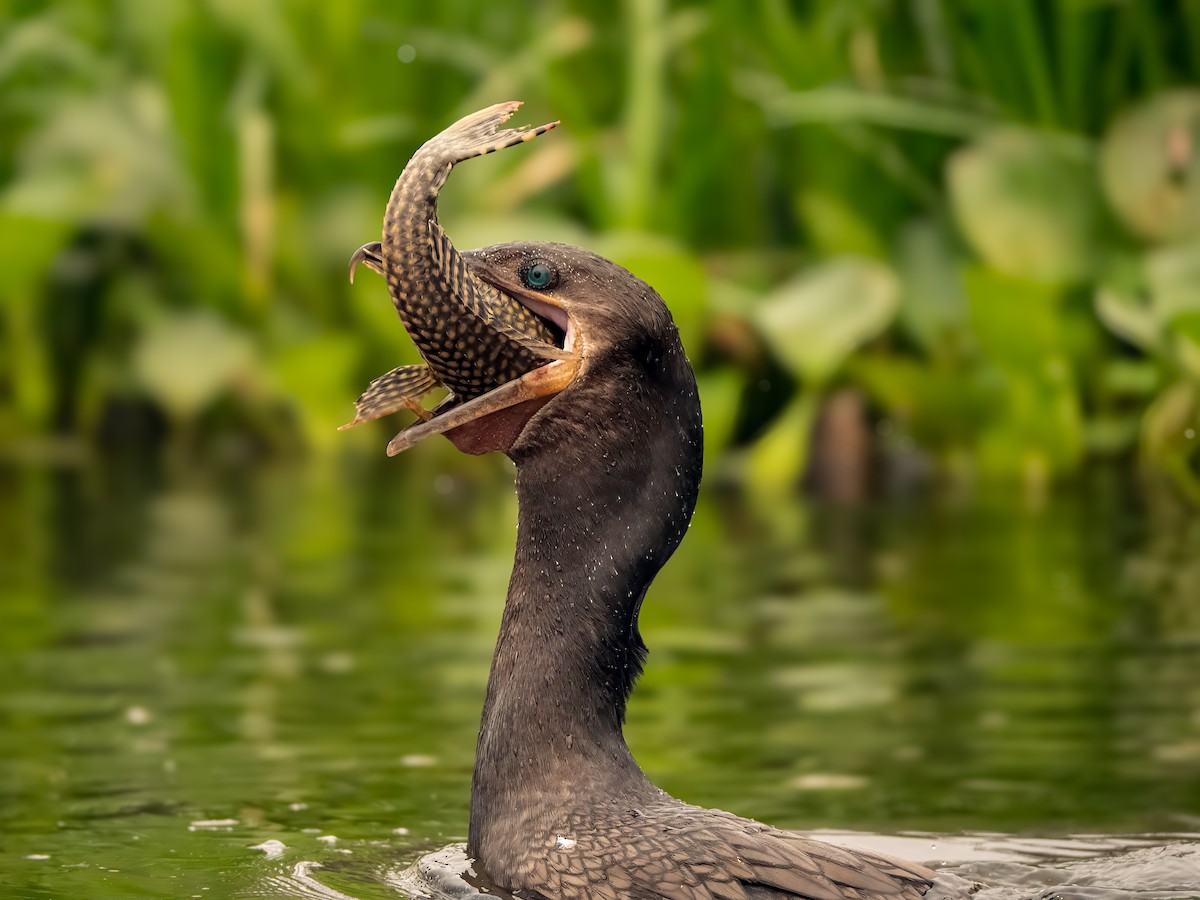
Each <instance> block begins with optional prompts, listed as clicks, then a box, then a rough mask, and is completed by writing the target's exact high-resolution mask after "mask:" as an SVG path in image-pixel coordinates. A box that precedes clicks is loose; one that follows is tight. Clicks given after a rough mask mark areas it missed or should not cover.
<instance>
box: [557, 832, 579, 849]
mask: <svg viewBox="0 0 1200 900" xmlns="http://www.w3.org/2000/svg"><path fill="white" fill-rule="evenodd" d="M577 843H578V841H576V840H575V839H574V838H569V837H563V836H562V835H561V834H560V835H559V836H558V837H556V838H555V839H554V845H555V846H556V847H557V848H558V849H559V850H570V849H571V848H572V847H574V846H575V845H576V844H577Z"/></svg>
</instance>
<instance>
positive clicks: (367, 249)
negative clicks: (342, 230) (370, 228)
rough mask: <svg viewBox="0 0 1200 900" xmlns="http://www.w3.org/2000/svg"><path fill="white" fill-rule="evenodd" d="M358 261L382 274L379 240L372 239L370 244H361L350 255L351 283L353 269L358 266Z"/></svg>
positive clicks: (381, 253)
mask: <svg viewBox="0 0 1200 900" xmlns="http://www.w3.org/2000/svg"><path fill="white" fill-rule="evenodd" d="M359 263H362V264H363V265H364V266H366V267H367V268H368V269H370V270H371V271H372V272H374V273H376V274H377V275H382V274H384V272H383V245H382V244H380V243H379V241H372V242H371V243H370V244H363V245H362V246H361V247H359V248H358V249H357V250H355V251H354V255H353V256H351V257H350V283H351V284H354V270H355V269H357V268H358V264H359Z"/></svg>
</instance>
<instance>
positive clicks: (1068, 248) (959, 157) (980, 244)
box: [947, 129, 1102, 283]
mask: <svg viewBox="0 0 1200 900" xmlns="http://www.w3.org/2000/svg"><path fill="white" fill-rule="evenodd" d="M947 174H948V180H949V187H950V200H951V203H952V205H953V208H954V214H955V217H956V218H957V220H958V223H959V226H960V227H961V228H962V230H963V234H964V235H965V236H966V238H967V240H968V242H969V243H970V244H971V247H972V248H973V249H974V250H975V252H976V253H978V254H979V256H980V258H981V259H982V260H983V261H984V262H985V263H987V264H988V265H989V266H990V267H992V268H994V269H996V270H997V271H998V272H1001V273H1003V274H1006V275H1011V276H1014V277H1020V278H1028V279H1030V280H1033V281H1041V282H1047V283H1062V282H1073V281H1079V280H1082V279H1084V278H1086V277H1087V276H1088V275H1089V274H1090V272H1091V271H1092V268H1093V265H1094V262H1095V259H1096V255H1097V250H1098V247H1099V239H1100V237H1101V235H1100V226H1101V221H1102V220H1101V204H1100V198H1099V193H1098V190H1097V186H1096V184H1095V176H1094V173H1093V171H1092V168H1091V165H1090V163H1089V161H1088V160H1087V158H1086V157H1084V156H1083V155H1082V154H1080V153H1078V152H1076V151H1074V150H1073V149H1072V148H1069V147H1064V146H1063V145H1062V144H1061V143H1059V142H1054V141H1051V140H1049V139H1048V138H1045V137H1042V136H1040V135H1038V134H1036V133H1034V132H1029V131H1019V130H1016V129H998V130H995V131H992V132H989V133H988V134H986V135H985V136H984V137H983V138H981V139H980V140H979V141H977V142H976V143H975V144H973V145H972V146H970V147H968V148H966V149H964V150H960V151H959V152H958V153H956V154H955V155H954V156H953V157H951V159H950V162H949V168H948V173H947Z"/></svg>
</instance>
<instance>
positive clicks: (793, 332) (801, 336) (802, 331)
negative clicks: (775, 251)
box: [754, 257, 900, 382]
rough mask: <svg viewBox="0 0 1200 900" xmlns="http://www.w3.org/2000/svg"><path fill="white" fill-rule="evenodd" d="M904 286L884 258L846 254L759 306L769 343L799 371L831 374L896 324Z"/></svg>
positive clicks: (821, 377) (819, 376)
mask: <svg viewBox="0 0 1200 900" xmlns="http://www.w3.org/2000/svg"><path fill="white" fill-rule="evenodd" d="M899 296H900V291H899V286H898V284H897V281H896V277H895V275H894V274H893V273H892V270H891V269H889V268H888V267H887V266H885V265H883V264H882V263H877V262H873V261H870V260H865V259H858V258H855V257H843V258H841V259H835V260H831V261H829V262H825V263H822V264H820V265H818V266H817V267H815V268H813V269H811V270H809V271H807V272H805V273H803V274H802V275H800V276H798V277H796V278H794V279H792V280H791V281H789V282H787V283H786V284H784V285H782V286H781V287H779V288H778V289H777V290H775V291H774V292H773V293H772V294H771V295H770V296H769V297H768V298H767V299H766V300H765V301H764V302H763V303H762V305H761V306H759V307H758V309H757V310H756V311H755V315H754V318H755V322H756V324H757V326H758V328H759V330H760V332H761V333H762V336H763V338H764V339H765V340H766V342H767V344H768V345H769V346H770V347H771V349H772V350H773V351H774V352H775V354H776V355H777V356H778V357H779V360H780V362H782V363H783V365H785V366H786V367H787V368H788V369H789V370H791V371H792V372H793V373H795V374H797V375H799V376H800V377H802V378H804V379H808V380H809V381H812V382H822V381H825V380H827V379H828V378H829V377H831V376H832V375H833V374H834V372H836V371H837V369H838V367H839V366H841V365H842V363H843V362H845V360H846V358H847V357H848V356H849V355H850V354H851V353H852V352H853V351H854V350H855V349H857V348H858V347H860V346H861V345H862V344H863V343H865V342H866V341H868V340H870V339H871V338H873V337H875V336H876V335H878V334H880V333H881V332H882V331H883V330H884V329H885V328H887V326H888V325H889V324H890V323H891V321H892V318H893V317H894V316H895V314H896V309H897V307H898V306H899Z"/></svg>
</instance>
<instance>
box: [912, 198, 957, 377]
mask: <svg viewBox="0 0 1200 900" xmlns="http://www.w3.org/2000/svg"><path fill="white" fill-rule="evenodd" d="M897 258H898V263H897V265H898V268H899V270H900V278H901V283H902V292H903V302H902V303H901V305H900V323H901V325H902V326H903V327H904V330H905V331H907V332H908V333H909V334H910V335H912V337H913V338H914V339H916V340H917V342H918V343H920V344H921V346H922V348H923V349H925V350H926V351H927V352H929V353H932V354H935V355H937V354H944V353H947V352H949V351H952V350H954V349H957V347H956V345H957V344H959V343H961V341H962V340H963V337H964V335H963V332H965V330H966V325H967V301H966V296H965V294H964V292H963V285H962V277H961V275H960V273H959V266H958V260H957V258H956V254H955V253H954V250H953V248H952V247H951V246H950V239H949V237H948V236H947V235H946V233H945V232H944V231H942V230H941V229H940V228H938V227H937V226H936V225H935V224H934V223H932V222H928V221H923V222H917V223H915V224H913V225H910V226H909V227H908V228H905V229H904V231H902V232H901V233H900V238H899V244H898V247H897Z"/></svg>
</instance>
